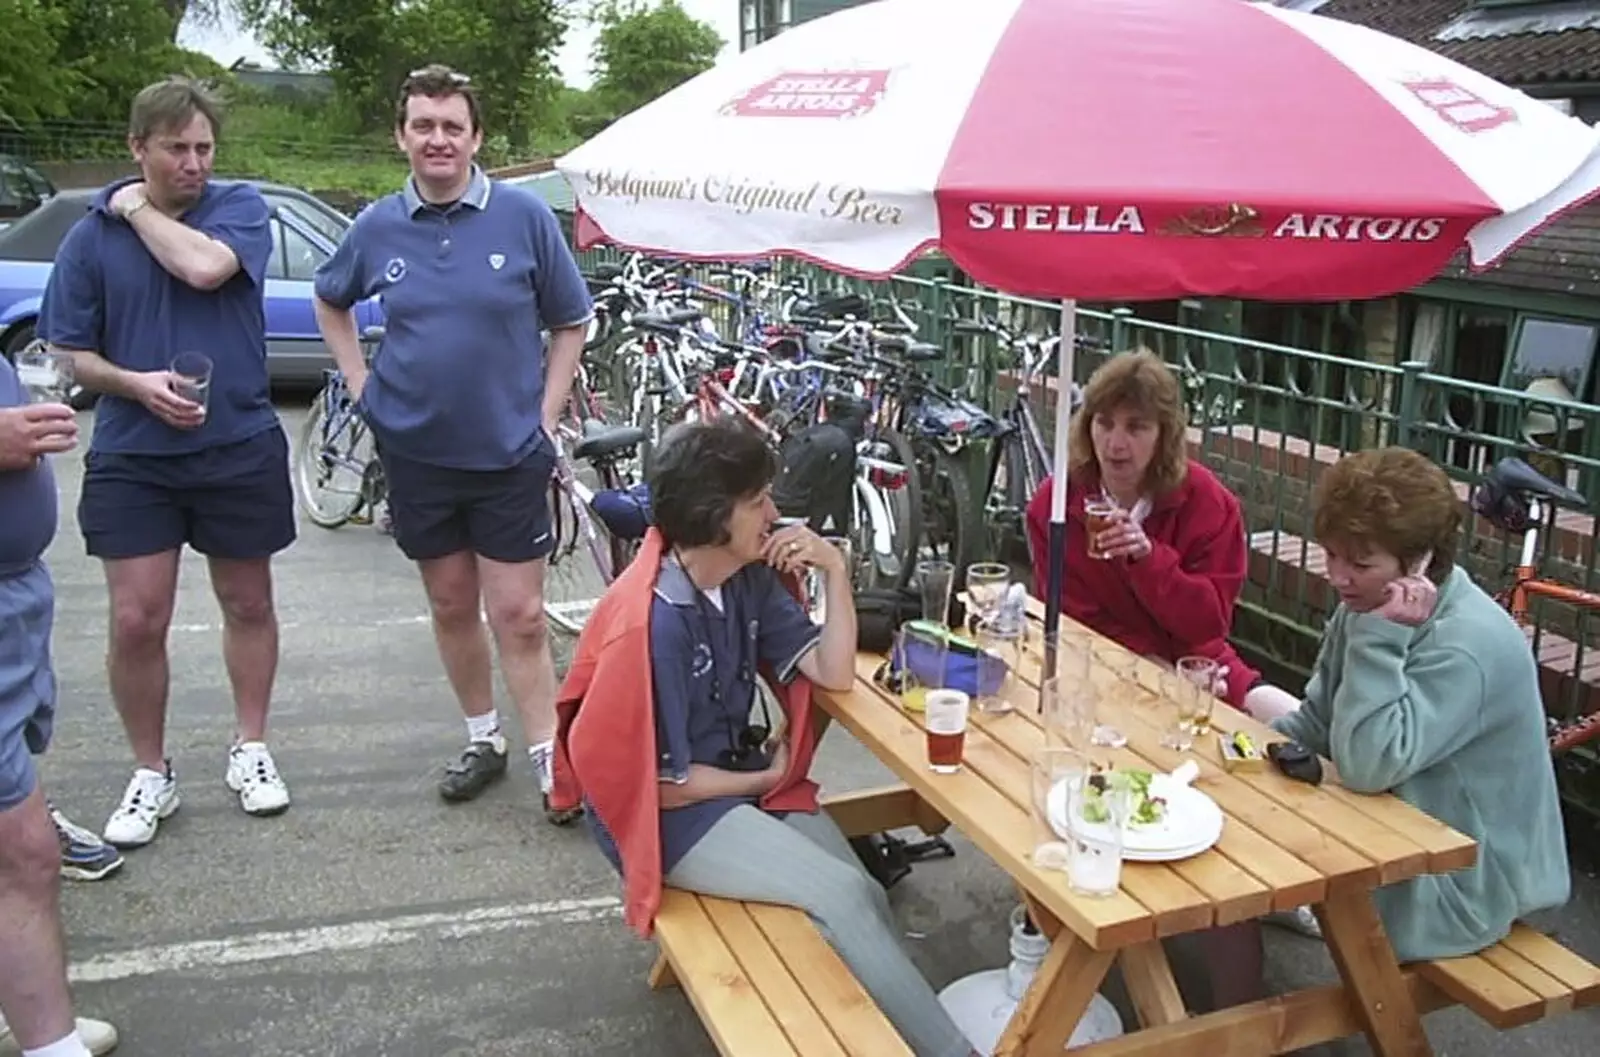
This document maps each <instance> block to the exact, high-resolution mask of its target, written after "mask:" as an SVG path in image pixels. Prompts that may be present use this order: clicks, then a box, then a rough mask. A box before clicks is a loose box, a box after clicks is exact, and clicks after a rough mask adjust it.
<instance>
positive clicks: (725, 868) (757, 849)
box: [666, 804, 972, 1057]
mask: <svg viewBox="0 0 1600 1057" xmlns="http://www.w3.org/2000/svg"><path fill="white" fill-rule="evenodd" d="M666 882H667V884H669V885H671V886H672V887H674V888H682V889H685V890H687V891H690V892H700V893H702V894H703V895H710V896H721V897H723V898H724V899H742V900H748V901H751V902H757V903H777V904H781V905H783V906H791V907H794V908H796V909H797V910H803V911H805V912H806V914H808V915H809V916H810V917H811V920H812V921H814V922H815V923H816V926H817V930H818V931H819V932H821V933H822V935H823V938H825V939H826V940H827V941H828V943H829V944H830V945H831V946H832V947H833V949H834V950H835V951H837V952H838V954H839V957H840V959H841V960H843V961H844V963H845V965H847V966H849V968H850V972H851V973H853V974H854V975H855V978H856V979H857V980H859V981H861V985H862V986H863V987H864V988H866V990H867V993H868V994H869V995H871V996H872V998H873V1001H875V1002H877V1004H878V1008H879V1009H881V1010H883V1013H884V1015H885V1016H886V1017H888V1018H889V1022H890V1023H891V1024H893V1025H894V1027H895V1030H896V1031H898V1032H899V1033H900V1037H901V1038H903V1039H905V1040H906V1043H907V1044H908V1045H909V1046H910V1047H911V1049H912V1050H913V1051H914V1052H915V1053H916V1054H917V1057H968V1055H969V1054H971V1053H972V1046H971V1044H970V1043H968V1042H967V1040H966V1037H965V1036H963V1035H962V1033H961V1029H960V1028H958V1027H956V1025H955V1022H954V1021H952V1020H951V1019H950V1017H949V1015H948V1014H947V1013H945V1011H944V1007H943V1006H941V1005H940V1004H939V998H938V996H937V995H936V994H934V991H933V987H932V985H930V984H929V983H928V981H927V980H926V979H925V978H924V977H923V975H922V973H921V972H919V971H918V970H917V967H916V966H915V965H913V964H912V962H911V959H910V958H909V957H908V956H907V955H906V952H905V949H904V948H903V947H902V946H901V945H900V935H901V933H900V927H899V925H898V924H896V923H895V920H894V914H893V912H892V911H891V910H890V909H889V900H888V898H887V897H886V896H885V895H884V891H883V886H882V885H880V884H878V882H877V881H875V880H873V879H872V876H871V875H870V874H868V873H867V871H866V870H865V869H864V868H863V867H862V865H861V860H859V859H857V858H856V854H855V852H854V851H852V850H851V848H850V844H849V842H848V841H847V840H846V839H845V836H844V834H843V833H841V832H840V831H839V827H838V826H836V825H834V823H833V819H831V818H829V817H828V815H827V813H826V812H821V811H819V812H817V813H816V814H815V815H806V814H800V813H796V814H792V815H789V816H788V817H787V818H784V819H779V818H776V817H775V816H772V815H769V814H767V813H766V812H765V811H762V810H761V809H760V808H757V807H752V806H750V805H748V804H742V805H740V806H739V807H736V808H734V809H733V810H732V811H730V812H728V813H727V814H726V815H724V816H722V818H721V819H720V820H718V822H717V824H716V825H715V826H712V827H711V830H710V832H708V833H707V834H706V835H705V836H704V837H702V838H700V840H699V841H698V842H697V843H696V844H695V846H694V847H693V848H690V849H689V851H688V853H687V854H686V855H684V857H683V858H682V859H680V860H678V864H677V865H676V866H674V867H673V868H672V871H671V872H670V873H668V874H667V877H666Z"/></svg>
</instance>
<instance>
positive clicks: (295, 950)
mask: <svg viewBox="0 0 1600 1057" xmlns="http://www.w3.org/2000/svg"><path fill="white" fill-rule="evenodd" d="M621 910H622V901H621V900H620V899H617V898H616V897H614V896H600V897H596V898H593V899H556V900H549V901H546V902H539V903H510V904H505V905H503V906H493V907H482V908H480V909H477V910H465V911H458V912H456V913H449V914H407V915H401V916H399V917H390V918H373V919H371V920H368V921H352V922H346V923H345V924H341V925H318V926H314V927H310V928H303V929H293V930H287V931H280V932H256V933H250V934H247V935H241V936H231V937H229V938H228V939H224V940H196V941H193V942H189V943H169V944H161V945H158V946H153V947H140V948H135V949H133V950H127V951H116V952H112V953H108V954H101V955H97V956H95V957H93V958H89V959H87V960H86V961H82V962H79V963H77V964H76V965H74V966H72V967H71V969H70V970H69V972H68V976H69V978H70V979H71V980H72V982H74V983H101V982H104V981H107V980H125V979H128V978H129V977H135V976H154V975H156V974H158V973H171V972H184V971H188V970H193V969H216V968H221V967H224V966H229V965H246V964H251V963H255V962H269V961H277V960H280V959H283V958H302V957H305V956H306V955H308V954H326V953H333V952H343V951H360V950H371V949H373V948H377V947H392V946H396V945H398V944H402V943H413V942H416V941H418V940H422V939H461V938H464V937H467V936H477V935H482V934H483V933H487V932H510V931H512V930H515V929H524V928H535V927H539V926H543V925H549V924H562V925H565V924H573V923H579V922H587V921H601V920H606V919H610V918H615V917H618V916H620V914H621Z"/></svg>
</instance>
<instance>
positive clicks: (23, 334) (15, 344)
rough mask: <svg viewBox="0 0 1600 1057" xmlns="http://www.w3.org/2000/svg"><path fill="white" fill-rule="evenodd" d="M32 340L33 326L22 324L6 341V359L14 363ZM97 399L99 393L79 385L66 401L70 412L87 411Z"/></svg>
mask: <svg viewBox="0 0 1600 1057" xmlns="http://www.w3.org/2000/svg"><path fill="white" fill-rule="evenodd" d="M32 340H33V324H32V323H24V324H22V326H20V327H18V328H17V329H16V330H15V331H13V332H12V334H11V337H10V338H9V339H8V340H7V341H6V349H5V352H6V359H8V360H12V361H15V360H16V358H17V353H19V352H21V351H22V350H23V349H25V348H27V347H28V343H29V342H31V341H32ZM99 399H100V394H99V393H91V392H90V391H89V390H87V389H85V388H84V387H83V386H81V385H74V386H73V387H72V396H71V397H70V398H69V399H68V400H67V403H69V404H71V405H72V410H74V411H87V410H89V409H90V408H91V407H93V406H94V405H95V401H97V400H99Z"/></svg>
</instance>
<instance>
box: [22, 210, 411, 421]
mask: <svg viewBox="0 0 1600 1057" xmlns="http://www.w3.org/2000/svg"><path fill="white" fill-rule="evenodd" d="M250 182H251V183H254V184H255V186H256V187H258V188H259V189H260V190H261V194H262V196H263V197H265V198H266V200H267V204H268V205H269V206H271V207H272V221H271V224H272V259H271V261H270V262H269V263H268V265H267V284H266V298H267V313H266V314H267V369H268V373H269V374H270V375H271V377H272V380H273V382H274V384H277V385H282V386H294V387H300V386H311V387H315V386H318V385H320V384H321V383H322V371H323V369H324V368H326V367H331V366H332V365H333V357H332V355H331V354H330V353H329V352H328V348H327V346H326V345H324V344H323V342H322V336H321V335H320V334H318V332H317V320H316V315H315V313H314V311H313V309H312V289H311V280H312V276H313V274H314V273H315V272H316V269H317V265H319V264H321V263H322V262H323V261H325V260H327V259H328V257H329V256H331V255H332V254H333V251H334V247H335V246H337V245H338V244H339V240H340V239H342V238H344V233H345V231H346V230H347V229H348V228H349V227H350V218H349V217H346V216H345V215H344V214H343V213H340V212H339V211H338V210H336V209H334V208H332V207H331V206H328V205H327V204H325V203H323V202H322V201H321V200H319V199H317V198H315V197H313V196H312V195H309V194H307V193H305V192H304V191H301V190H298V189H296V188H293V187H284V186H282V185H279V184H270V183H263V182H260V181H250ZM96 193H97V189H95V188H84V189H74V190H67V191H61V192H60V193H58V194H57V195H56V196H55V197H54V198H51V199H50V200H49V201H47V202H45V203H44V204H43V205H41V206H39V207H38V208H37V209H35V210H34V211H33V212H31V213H29V214H28V215H27V216H25V217H23V218H22V219H20V220H18V221H16V222H15V223H13V224H11V225H9V226H8V227H6V228H5V229H4V230H0V353H3V354H4V355H5V356H6V357H7V358H8V359H11V358H14V357H15V356H16V354H17V353H18V352H19V351H20V350H21V349H22V348H23V347H24V346H26V345H27V344H28V343H29V342H30V341H32V340H33V328H34V323H35V322H36V321H37V319H38V316H39V303H40V301H41V300H42V299H43V297H44V287H45V282H46V281H47V280H48V279H49V278H50V269H51V267H53V264H54V261H55V256H56V249H57V247H59V246H60V245H61V240H62V239H63V238H65V237H66V234H67V231H68V230H69V229H70V228H71V227H72V225H73V224H74V223H75V222H76V221H77V220H78V218H79V217H81V216H83V214H84V211H85V210H87V209H88V208H89V204H90V202H91V201H93V199H94V196H95V194H96ZM382 321H383V311H382V308H381V307H380V305H379V303H378V299H377V298H375V297H374V298H372V299H370V300H368V301H365V302H362V303H361V304H358V305H357V306H356V324H357V327H358V332H364V331H365V330H366V328H368V327H371V326H377V325H380V324H381V323H382ZM74 402H75V403H79V404H80V405H82V404H83V403H85V402H87V401H86V400H84V399H79V400H77V401H74Z"/></svg>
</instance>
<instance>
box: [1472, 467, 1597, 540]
mask: <svg viewBox="0 0 1600 1057" xmlns="http://www.w3.org/2000/svg"><path fill="white" fill-rule="evenodd" d="M1528 496H1538V497H1539V498H1541V499H1548V500H1550V501H1551V502H1552V503H1556V504H1558V505H1560V506H1565V507H1571V508H1573V509H1577V510H1584V509H1587V507H1588V505H1589V501H1588V500H1587V499H1585V498H1584V496H1583V494H1582V493H1580V492H1575V491H1573V490H1572V489H1570V488H1568V487H1567V486H1565V485H1561V484H1557V483H1556V482H1554V481H1552V480H1550V478H1548V477H1546V476H1545V475H1544V474H1542V473H1540V472H1539V471H1538V470H1535V469H1534V468H1533V467H1532V466H1529V465H1528V464H1527V463H1526V462H1524V461H1523V460H1521V459H1519V458H1517V457H1516V456H1514V455H1508V456H1506V457H1505V458H1503V459H1501V460H1500V461H1499V462H1497V463H1495V464H1494V466H1493V467H1492V468H1491V469H1490V470H1489V472H1488V473H1486V474H1484V476H1483V481H1482V483H1480V484H1479V485H1478V487H1476V488H1474V489H1473V490H1472V509H1473V511H1474V512H1475V513H1477V514H1478V515H1479V516H1481V517H1483V518H1486V519H1488V521H1489V522H1490V523H1491V524H1494V525H1497V526H1499V527H1500V528H1502V529H1505V530H1506V531H1507V532H1526V531H1528V529H1529V528H1530V527H1531V526H1532V524H1533V521H1532V519H1531V518H1530V517H1529V513H1528V503H1527V498H1526V497H1528Z"/></svg>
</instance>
